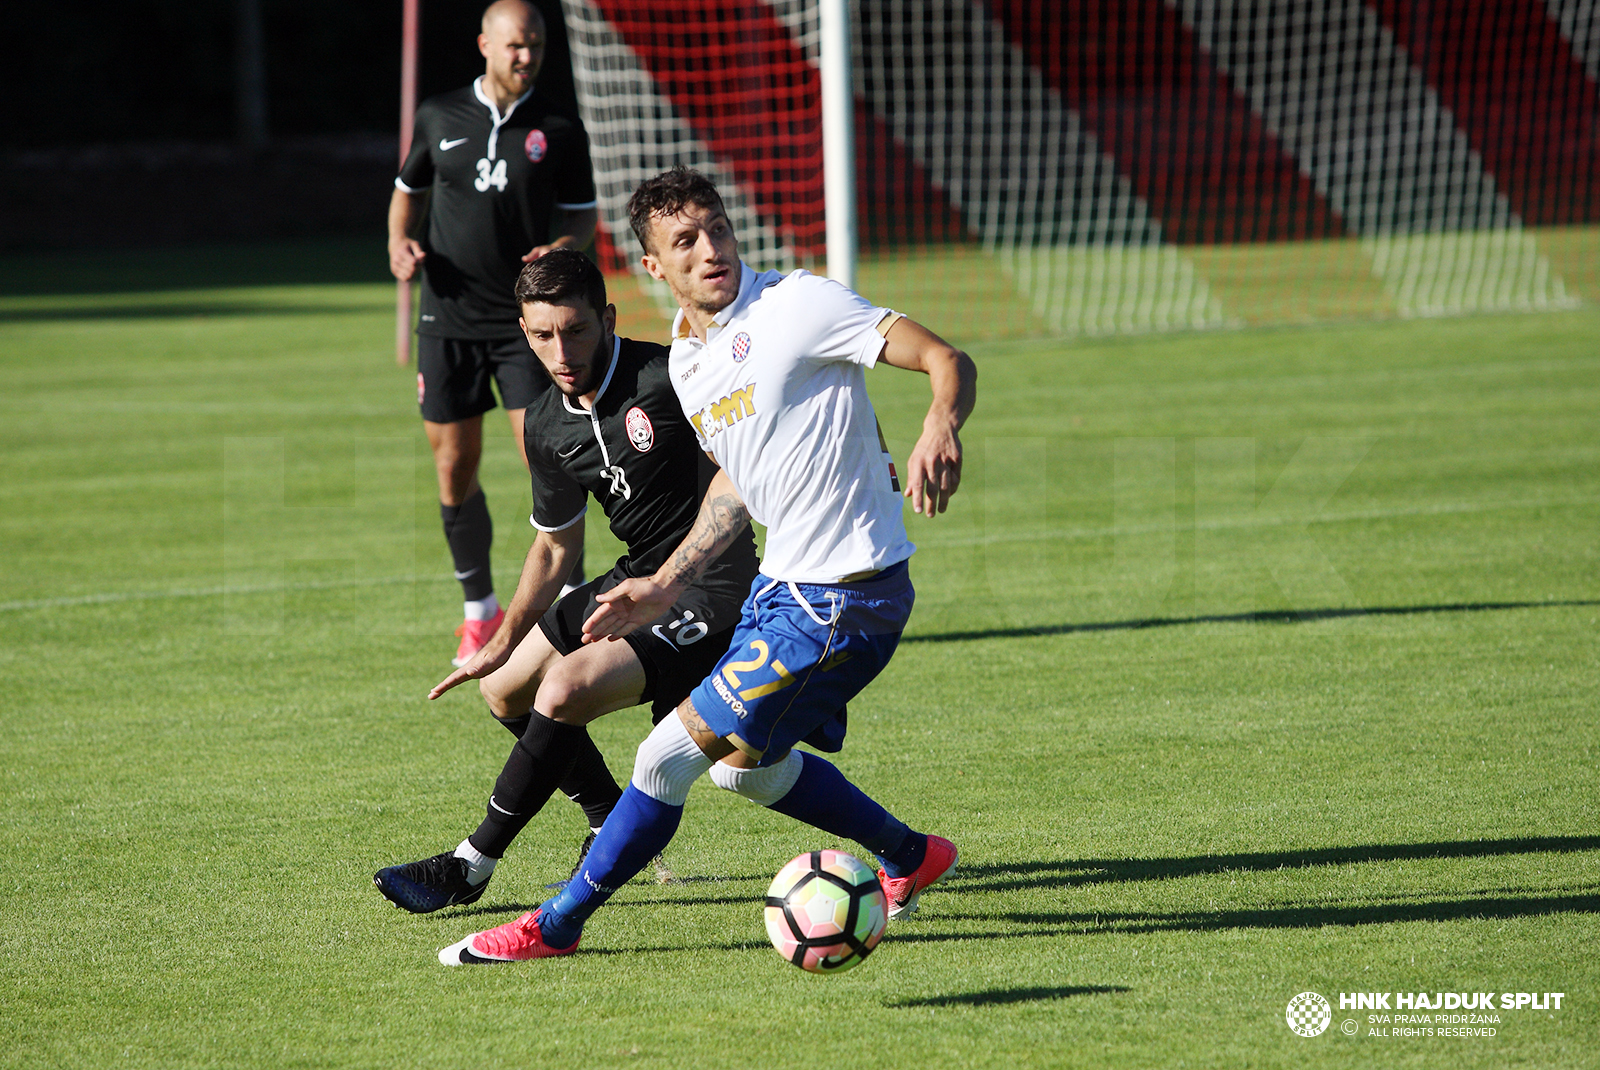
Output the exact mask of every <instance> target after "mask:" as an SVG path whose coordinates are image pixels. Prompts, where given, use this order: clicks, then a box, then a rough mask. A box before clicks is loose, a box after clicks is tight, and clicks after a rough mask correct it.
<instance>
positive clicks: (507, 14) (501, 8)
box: [482, 0, 544, 37]
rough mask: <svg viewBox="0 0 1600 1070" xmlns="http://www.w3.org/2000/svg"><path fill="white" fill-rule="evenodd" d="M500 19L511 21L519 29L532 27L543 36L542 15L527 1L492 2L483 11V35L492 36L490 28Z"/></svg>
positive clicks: (501, 0)
mask: <svg viewBox="0 0 1600 1070" xmlns="http://www.w3.org/2000/svg"><path fill="white" fill-rule="evenodd" d="M502 19H509V20H511V22H512V23H513V24H515V25H516V26H517V27H518V28H519V29H520V28H521V27H522V26H524V25H527V26H532V27H534V28H535V29H537V30H538V31H539V35H540V36H541V37H543V36H544V15H543V14H542V13H541V12H540V11H539V9H538V8H536V7H534V6H533V5H532V4H530V3H527V0H494V3H492V4H490V5H489V6H488V7H486V8H484V9H483V27H482V29H483V35H484V36H485V37H489V36H492V34H491V33H490V30H491V28H492V27H493V25H494V24H495V23H497V22H499V21H501V20H502Z"/></svg>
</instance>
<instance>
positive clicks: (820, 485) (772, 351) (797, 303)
mask: <svg viewBox="0 0 1600 1070" xmlns="http://www.w3.org/2000/svg"><path fill="white" fill-rule="evenodd" d="M740 267H741V269H742V271H743V276H742V278H741V280H740V286H739V296H738V298H737V299H736V300H735V301H734V302H733V304H731V305H729V306H728V307H727V308H725V309H723V310H722V311H721V312H719V313H718V314H717V316H716V320H715V322H714V323H713V324H712V325H711V326H710V327H709V328H707V330H706V340H705V342H703V343H702V342H701V341H699V340H698V339H697V338H695V337H694V336H693V335H692V334H691V333H690V332H689V329H688V325H687V324H686V323H685V322H684V316H683V313H682V311H679V313H678V316H677V319H676V320H675V321H674V322H673V336H674V338H673V343H672V356H671V360H670V363H669V367H670V369H671V372H672V386H673V389H675V390H676V391H677V392H678V400H679V401H680V402H682V404H683V411H684V413H685V415H687V416H688V417H689V422H690V423H691V424H693V425H694V429H695V433H696V434H697V435H698V436H699V438H700V445H701V446H702V447H703V448H704V449H705V450H706V451H707V452H708V453H710V454H711V455H712V457H714V458H715V459H716V461H717V463H718V464H719V465H721V466H722V469H723V471H725V472H727V473H728V477H729V478H730V479H732V480H733V485H734V486H735V487H736V488H738V491H739V494H740V496H741V497H743V498H744V501H745V505H746V506H747V507H748V508H749V510H750V515H751V516H752V517H754V518H755V519H756V520H758V521H760V522H761V523H762V524H765V525H766V526H767V544H766V550H765V552H764V553H763V555H762V560H761V571H762V572H763V573H765V574H766V575H767V576H769V577H771V578H773V579H779V580H792V581H795V582H799V583H833V582H837V581H838V580H841V579H843V578H844V577H846V576H851V575H854V574H855V573H858V572H866V571H870V570H872V569H880V568H886V567H888V566H889V565H893V564H895V563H896V562H899V561H904V560H905V559H906V558H908V557H910V556H911V554H912V553H913V552H914V551H915V550H916V547H915V546H913V545H912V544H911V543H910V542H909V541H908V540H907V538H906V528H905V521H904V519H903V518H902V516H901V511H900V509H901V498H900V486H899V480H898V478H897V476H896V474H895V471H894V462H893V459H892V458H891V457H890V456H889V450H888V447H887V446H886V445H885V444H884V441H883V436H882V433H881V432H880V431H879V429H878V418H877V414H876V413H874V412H873V409H872V402H871V401H870V400H869V399H868V398H867V379H866V369H867V368H870V367H872V366H873V365H874V364H875V363H877V360H878V357H879V355H880V354H881V353H882V352H883V345H884V341H883V335H882V334H880V333H879V330H878V328H879V325H880V324H881V323H883V322H884V321H885V320H888V321H889V322H893V319H894V318H898V317H897V316H896V314H895V313H893V312H891V311H890V310H888V309H885V308H877V307H875V306H873V305H870V304H868V303H867V302H866V300H865V299H863V298H862V297H860V296H859V295H858V294H856V293H854V292H853V291H851V290H848V289H846V288H845V287H843V286H841V285H839V284H838V283H837V282H833V281H831V280H829V279H823V278H819V277H817V276H816V275H813V274H811V273H810V272H808V271H794V272H791V273H790V274H788V275H783V274H780V273H779V272H776V271H767V272H761V273H757V272H756V271H755V270H753V269H752V268H751V267H750V266H749V265H747V264H741V265H740Z"/></svg>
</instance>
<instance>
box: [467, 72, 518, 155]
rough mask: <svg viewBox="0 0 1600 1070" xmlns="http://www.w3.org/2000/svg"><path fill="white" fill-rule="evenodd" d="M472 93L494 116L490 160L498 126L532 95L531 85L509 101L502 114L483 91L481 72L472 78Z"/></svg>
mask: <svg viewBox="0 0 1600 1070" xmlns="http://www.w3.org/2000/svg"><path fill="white" fill-rule="evenodd" d="M472 95H473V96H475V97H477V98H478V100H480V101H481V102H482V103H483V106H484V107H486V108H488V109H489V114H490V115H492V116H493V117H494V128H493V129H492V130H490V131H489V152H488V158H489V159H491V160H492V159H494V150H495V144H496V142H498V141H499V140H500V128H501V127H502V126H504V125H505V124H506V123H507V122H508V121H510V119H511V113H512V112H514V111H516V110H517V105H518V104H521V103H522V102H523V101H524V100H527V99H528V98H529V97H531V96H533V87H532V86H529V87H528V91H527V92H526V93H524V94H522V96H520V97H518V98H517V99H516V100H513V101H512V102H511V106H510V107H509V108H507V109H506V113H505V114H504V115H501V114H500V109H499V108H497V107H495V105H494V101H492V100H490V99H489V97H488V95H487V94H485V93H484V91H483V75H481V74H480V75H478V77H476V78H474V79H473V80H472Z"/></svg>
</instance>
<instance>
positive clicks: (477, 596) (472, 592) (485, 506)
mask: <svg viewBox="0 0 1600 1070" xmlns="http://www.w3.org/2000/svg"><path fill="white" fill-rule="evenodd" d="M439 519H440V520H442V521H444V541H445V542H447V543H449V544H450V556H451V557H452V558H454V559H455V563H456V579H458V580H460V581H461V594H462V597H463V598H465V599H466V600H467V601H468V602H477V601H479V600H481V599H484V598H488V597H489V596H490V595H491V594H493V593H494V578H493V577H492V576H491V575H490V572H489V547H490V546H491V545H493V543H494V521H493V520H491V519H490V518H489V500H488V499H487V498H485V497H484V495H483V491H482V490H479V491H478V493H476V494H474V495H473V496H472V497H470V498H468V499H467V500H466V501H464V502H462V503H461V504H460V505H440V506H439Z"/></svg>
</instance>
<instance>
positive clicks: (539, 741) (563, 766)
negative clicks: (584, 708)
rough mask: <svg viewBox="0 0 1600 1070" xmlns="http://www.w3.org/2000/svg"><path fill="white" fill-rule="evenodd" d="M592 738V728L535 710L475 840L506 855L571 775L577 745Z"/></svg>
mask: <svg viewBox="0 0 1600 1070" xmlns="http://www.w3.org/2000/svg"><path fill="white" fill-rule="evenodd" d="M587 738H589V732H588V729H585V728H583V727H581V726H578V725H570V724H561V723H560V722H558V721H552V720H551V719H550V718H548V717H542V716H540V715H539V714H537V713H535V714H534V715H533V716H532V717H531V718H530V720H529V724H528V730H527V731H526V732H524V733H523V734H522V738H521V739H519V740H517V742H516V745H515V746H513V747H512V748H511V755H510V756H509V757H508V758H506V764H505V768H504V769H502V770H500V776H499V779H497V780H496V781H495V782H494V794H493V795H491V796H490V797H489V807H488V811H487V813H486V814H485V816H484V819H483V823H482V824H481V825H479V826H478V830H477V831H476V832H474V833H473V834H472V835H471V836H468V837H467V839H468V840H469V841H470V842H471V843H472V846H474V847H476V848H477V849H478V850H480V851H482V852H483V853H484V854H486V855H488V856H489V857H490V858H504V857H505V853H506V848H507V847H510V846H511V841H512V840H514V839H516V838H517V833H519V832H521V831H522V830H523V828H524V827H525V826H526V825H527V824H528V822H529V821H532V820H533V816H534V815H535V814H537V813H538V812H539V811H540V809H542V808H543V807H544V804H545V800H547V799H549V798H550V796H551V794H553V793H554V792H555V790H556V786H557V785H559V784H560V783H561V782H562V781H563V780H565V779H566V777H567V774H568V773H569V772H570V771H571V769H572V763H573V760H574V759H575V758H576V757H577V753H578V748H579V747H580V746H582V743H583V741H584V740H585V739H587Z"/></svg>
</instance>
